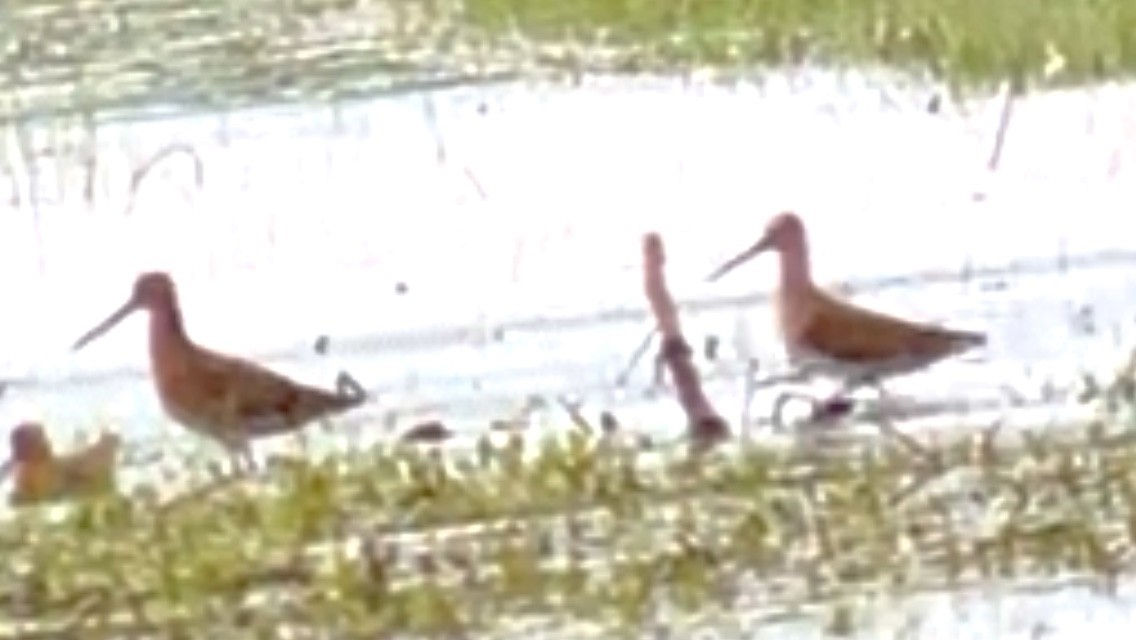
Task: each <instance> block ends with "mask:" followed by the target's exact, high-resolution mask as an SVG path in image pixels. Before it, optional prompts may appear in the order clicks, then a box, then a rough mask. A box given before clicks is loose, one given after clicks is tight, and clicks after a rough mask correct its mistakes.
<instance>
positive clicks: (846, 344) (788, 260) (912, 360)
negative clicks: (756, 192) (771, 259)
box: [709, 212, 986, 408]
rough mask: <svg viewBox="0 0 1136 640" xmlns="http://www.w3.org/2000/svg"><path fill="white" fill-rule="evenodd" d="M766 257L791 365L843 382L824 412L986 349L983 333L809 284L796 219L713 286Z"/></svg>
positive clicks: (778, 219) (767, 236)
mask: <svg viewBox="0 0 1136 640" xmlns="http://www.w3.org/2000/svg"><path fill="white" fill-rule="evenodd" d="M766 251H774V252H776V253H777V254H778V257H779V259H780V262H781V265H780V266H781V269H780V281H779V282H778V285H777V287H776V289H775V291H774V293H773V298H772V299H773V306H774V312H775V314H776V324H777V327H778V328H779V330H780V333H781V338H782V342H783V344H784V347H785V351H786V355H787V356H788V359H789V362H790V364H791V365H793V366H794V367H799V368H800V369H801V370H802V371H803V372H805V373H806V374H820V375H824V376H828V377H833V378H837V379H838V380H840V381H842V383H843V384H842V386H841V389H840V391H839V392H838V393H837V394H836V395H835V396H833V397H832V398H830V399H829V400H828V401H826V402H825V403H823V404H822V405H821V406H822V407H837V406H847V402H848V401H847V400H846V399H844V398H843V395H844V394H848V393H851V392H852V391H853V390H855V389H857V388H859V387H862V386H865V385H872V386H875V387H876V388H877V390H879V391H880V392H881V393H882V392H883V390H882V382H883V380H884V379H885V378H890V377H894V376H899V375H904V374H907V373H912V372H914V371H917V370H920V369H923V368H925V367H928V366H929V365H931V364H933V363H936V362H938V361H940V360H943V359H945V358H948V357H951V356H955V355H958V354H961V353H962V352H964V351H968V350H970V349H973V348H977V347H980V346H984V345H985V344H986V336H985V334H982V333H977V332H972V331H958V330H953V329H947V328H943V327H939V326H935V325H932V324H926V323H918V322H912V321H908V320H902V319H900V318H896V317H892V316H889V315H885V314H882V313H879V312H876V311H872V310H869V309H865V308H863V307H859V306H856V305H853V304H851V303H849V302H847V301H845V300H841V299H839V298H836V297H835V296H833V295H832V294H830V293H828V292H826V291H824V290H822V289H821V288H820V287H818V286H817V285H816V283H815V282H814V281H813V278H812V273H811V269H810V263H809V250H808V237H807V234H806V233H805V226H804V223H802V222H801V219H800V218H799V217H798V216H797V215H796V214H795V213H792V212H785V213H781V214H779V215H777V216H775V217H774V218H773V219H772V220H770V221H769V223H768V224H767V225H766V228H765V233H764V235H762V237H761V238H760V239H759V240H758V241H757V242H756V243H754V244H753V245H752V246H751V247H750V248H748V249H746V250H745V251H743V252H741V253H740V254H738V255H737V256H735V257H734V258H732V259H730V260H729V261H727V262H725V263H724V264H722V265H721V266H720V267H718V268H717V269H716V270H714V272H713V273H712V274H711V275H710V277H709V280H710V281H714V280H717V279H718V278H721V277H722V276H724V275H725V274H727V273H729V272H730V271H733V270H734V269H735V268H737V267H739V266H741V265H742V264H744V263H746V262H748V261H749V260H751V259H753V258H754V257H756V256H758V255H760V254H761V253H764V252H766ZM814 408H815V406H814Z"/></svg>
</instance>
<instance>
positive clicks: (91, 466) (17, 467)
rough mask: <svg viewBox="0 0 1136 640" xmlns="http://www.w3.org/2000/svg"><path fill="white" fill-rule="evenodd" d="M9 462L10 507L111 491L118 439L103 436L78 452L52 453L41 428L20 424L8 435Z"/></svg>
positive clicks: (108, 435) (28, 423)
mask: <svg viewBox="0 0 1136 640" xmlns="http://www.w3.org/2000/svg"><path fill="white" fill-rule="evenodd" d="M9 441H10V445H9V446H10V448H11V459H10V460H9V462H8V464H7V465H5V466H6V467H10V468H11V469H12V471H13V472H14V474H15V482H14V486H13V488H12V492H11V494H10V496H9V502H10V503H11V504H12V505H24V504H32V503H37V502H45V501H52V500H60V499H67V498H76V497H80V496H85V495H93V494H97V493H103V492H108V491H114V489H115V486H116V485H115V470H116V467H117V457H118V450H119V447H120V444H121V443H120V440H119V438H118V436H117V435H115V434H112V433H104V434H103V435H102V437H100V438H99V439H98V440H96V441H95V442H94V443H92V444H90V445H88V446H87V447H85V448H83V449H80V450H78V451H73V452H71V453H67V454H63V455H59V454H56V453H55V452H54V450H53V449H52V446H51V441H50V440H49V439H48V437H47V434H46V433H45V432H44V429H43V426H42V425H40V424H38V423H35V422H23V423H21V424H19V425H17V426H16V427H15V428H14V429H12V433H11V434H10V436H9Z"/></svg>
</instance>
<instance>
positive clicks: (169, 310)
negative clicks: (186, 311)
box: [150, 305, 189, 356]
mask: <svg viewBox="0 0 1136 640" xmlns="http://www.w3.org/2000/svg"><path fill="white" fill-rule="evenodd" d="M188 342H189V337H188V336H187V335H186V333H185V325H184V324H183V323H182V319H181V310H180V309H178V308H177V306H176V305H169V306H165V307H161V308H157V309H152V310H151V311H150V353H151V355H155V356H156V355H157V354H158V353H161V352H164V351H167V350H169V349H171V348H177V347H181V346H184V345H186V344H188Z"/></svg>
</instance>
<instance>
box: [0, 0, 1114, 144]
mask: <svg viewBox="0 0 1136 640" xmlns="http://www.w3.org/2000/svg"><path fill="white" fill-rule="evenodd" d="M80 8H81V10H80ZM0 44H3V45H4V46H2V47H0V95H3V96H4V97H3V99H0V123H4V122H11V121H20V120H23V119H25V118H28V117H33V118H34V117H40V118H42V117H65V116H71V115H81V114H84V113H87V114H89V113H96V112H97V113H99V114H103V115H105V113H106V112H129V113H134V112H136V111H138V110H139V109H142V108H145V107H147V106H153V105H156V104H161V103H165V104H171V105H174V106H176V107H177V108H181V109H185V108H190V109H232V108H239V107H241V106H246V105H257V104H266V103H281V102H295V101H304V102H329V101H338V100H344V99H349V98H353V97H366V96H373V95H377V94H382V93H385V92H391V91H411V90H417V89H419V88H423V87H426V86H431V85H434V84H442V85H447V84H453V83H473V82H477V81H479V80H482V79H486V78H501V77H525V76H530V75H532V74H534V73H550V72H551V73H568V74H572V75H578V74H580V73H585V72H589V71H593V72H637V71H656V72H666V71H681V70H689V69H691V68H707V67H714V68H719V69H730V70H738V69H748V68H752V67H754V66H763V67H770V66H777V65H780V64H783V63H788V62H797V61H801V60H810V61H817V62H821V63H825V64H830V65H842V66H849V65H858V64H877V63H883V64H886V65H890V66H893V67H897V68H901V69H907V70H915V71H919V72H924V71H930V72H931V73H933V74H935V75H936V76H938V77H940V78H943V79H946V80H948V81H949V82H951V83H952V84H953V85H955V86H956V87H958V88H966V89H972V88H981V87H986V86H989V85H991V84H993V83H998V82H1000V81H1002V80H1004V79H1006V78H1016V79H1019V80H1021V81H1024V82H1027V83H1032V84H1035V85H1042V84H1044V85H1056V84H1068V83H1081V82H1091V81H1097V80H1101V79H1104V78H1114V77H1119V76H1127V75H1130V74H1131V72H1132V71H1133V69H1136V4H1134V3H1132V2H1128V1H1127V0H1083V1H1082V0H1004V1H1002V2H985V1H984V0H667V1H663V0H556V1H544V0H446V1H443V0H375V1H373V2H366V3H364V2H361V1H356V0H305V1H304V2H285V1H282V0H247V1H246V2H240V3H233V2H222V1H219V0H154V1H152V2H145V3H140V2H135V1H133V0H90V1H88V2H83V3H81V4H79V5H77V4H76V3H75V2H70V1H67V0H34V1H32V0H29V1H28V2H20V3H14V4H13V5H12V6H11V7H7V8H6V9H5V14H4V20H3V21H0ZM427 78H429V79H427Z"/></svg>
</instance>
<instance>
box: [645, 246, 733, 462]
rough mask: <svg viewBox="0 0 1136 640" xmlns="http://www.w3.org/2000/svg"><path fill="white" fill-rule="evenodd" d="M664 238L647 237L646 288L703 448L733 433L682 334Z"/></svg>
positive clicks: (688, 416)
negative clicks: (706, 388)
mask: <svg viewBox="0 0 1136 640" xmlns="http://www.w3.org/2000/svg"><path fill="white" fill-rule="evenodd" d="M665 261H666V256H665V255H664V253H663V241H662V239H661V238H660V237H659V235H658V234H657V233H648V234H647V235H645V236H644V237H643V290H644V292H645V293H646V294H647V302H648V303H649V304H650V306H651V313H652V314H653V315H654V316H655V322H656V324H657V325H658V330H659V334H660V335H661V336H662V348H661V350H660V355H661V358H662V361H663V363H664V364H665V365H666V367H667V370H668V371H670V375H671V382H672V383H673V384H674V388H675V392H676V394H677V395H678V401H679V404H680V405H682V410H683V412H684V413H686V419H687V422H688V424H689V425H690V427H689V429H690V436H691V439H692V440H693V441H694V444H695V445H697V446H699V447H703V446H709V445H712V444H715V443H716V442H717V441H719V440H723V439H725V438H727V437H729V435H730V429H729V427H728V426H727V425H726V421H725V420H723V419H722V417H721V416H720V415H719V414H718V412H717V411H715V410H714V407H713V406H711V405H710V401H709V400H708V399H707V398H706V394H705V393H703V391H702V379H701V377H700V376H699V375H698V370H697V369H695V368H694V362H693V359H692V356H693V352H692V351H691V348H690V345H689V344H687V342H686V339H685V338H683V335H682V327H681V326H680V325H679V320H678V309H677V308H676V307H675V303H674V299H673V298H672V297H671V294H670V291H668V290H667V284H666V278H665V277H664V276H663V264H664V262H665Z"/></svg>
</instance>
